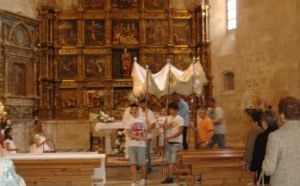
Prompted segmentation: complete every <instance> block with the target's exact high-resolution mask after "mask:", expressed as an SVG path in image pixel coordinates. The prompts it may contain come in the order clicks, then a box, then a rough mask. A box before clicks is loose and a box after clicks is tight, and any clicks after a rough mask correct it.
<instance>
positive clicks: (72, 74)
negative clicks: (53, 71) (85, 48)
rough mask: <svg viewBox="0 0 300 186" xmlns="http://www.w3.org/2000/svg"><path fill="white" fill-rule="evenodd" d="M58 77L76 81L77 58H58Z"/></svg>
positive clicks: (70, 56) (67, 56)
mask: <svg viewBox="0 0 300 186" xmlns="http://www.w3.org/2000/svg"><path fill="white" fill-rule="evenodd" d="M58 59H59V60H58V77H59V78H61V79H75V78H76V77H77V57H76V56H74V55H66V56H60V57H59V58H58Z"/></svg>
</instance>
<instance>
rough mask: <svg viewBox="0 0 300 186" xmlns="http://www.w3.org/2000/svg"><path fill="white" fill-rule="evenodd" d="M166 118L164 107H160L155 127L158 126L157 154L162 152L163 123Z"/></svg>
mask: <svg viewBox="0 0 300 186" xmlns="http://www.w3.org/2000/svg"><path fill="white" fill-rule="evenodd" d="M166 120H167V111H166V109H165V108H162V109H161V111H160V113H159V117H158V118H157V128H159V136H158V146H159V155H162V154H163V153H164V129H163V127H164V125H165V122H166Z"/></svg>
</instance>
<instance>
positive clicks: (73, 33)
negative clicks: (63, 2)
mask: <svg viewBox="0 0 300 186" xmlns="http://www.w3.org/2000/svg"><path fill="white" fill-rule="evenodd" d="M58 30H59V43H60V44H61V45H76V43H77V24H76V20H64V21H60V22H59V26H58Z"/></svg>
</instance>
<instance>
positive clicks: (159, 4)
mask: <svg viewBox="0 0 300 186" xmlns="http://www.w3.org/2000/svg"><path fill="white" fill-rule="evenodd" d="M144 3H145V8H146V9H150V10H151V9H154V10H157V9H166V0H144Z"/></svg>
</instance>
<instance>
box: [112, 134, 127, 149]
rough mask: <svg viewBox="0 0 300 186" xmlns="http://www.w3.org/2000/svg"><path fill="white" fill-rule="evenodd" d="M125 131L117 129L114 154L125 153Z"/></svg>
mask: <svg viewBox="0 0 300 186" xmlns="http://www.w3.org/2000/svg"><path fill="white" fill-rule="evenodd" d="M125 137H126V135H125V131H124V130H123V129H119V130H118V133H117V139H116V141H115V145H114V153H116V154H124V151H125Z"/></svg>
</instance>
